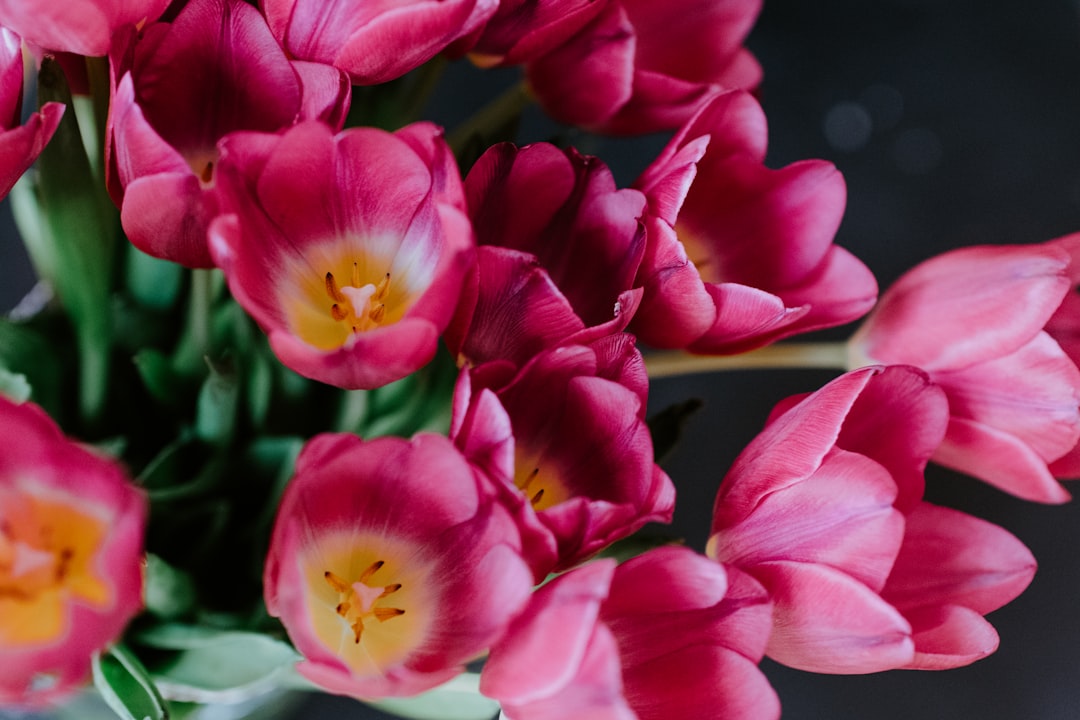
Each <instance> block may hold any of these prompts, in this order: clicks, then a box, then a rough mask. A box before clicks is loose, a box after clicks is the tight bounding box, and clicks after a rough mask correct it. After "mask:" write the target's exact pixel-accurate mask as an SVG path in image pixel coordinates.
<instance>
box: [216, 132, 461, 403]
mask: <svg viewBox="0 0 1080 720" xmlns="http://www.w3.org/2000/svg"><path fill="white" fill-rule="evenodd" d="M222 148H223V150H222V160H221V165H220V166H219V170H218V175H219V185H220V190H221V203H222V210H223V211H224V212H226V213H229V214H228V215H225V216H222V217H219V218H218V219H217V220H215V221H214V222H213V224H212V225H211V227H210V238H209V239H210V250H211V253H212V254H213V258H214V261H215V263H217V265H218V266H219V267H221V269H222V270H223V271H224V272H225V276H226V278H227V280H228V282H229V287H230V289H231V290H232V293H233V296H234V297H235V298H236V299H237V301H238V302H239V303H240V304H241V305H242V306H243V307H244V309H246V310H247V311H248V312H249V313H251V315H252V316H253V317H254V318H255V320H257V321H258V323H259V324H260V325H261V326H262V328H263V329H264V330H265V331H266V332H267V333H268V334H269V337H270V345H271V347H272V348H273V350H274V352H275V353H276V354H277V356H278V357H279V358H280V359H281V361H282V362H283V363H285V364H286V365H287V366H289V367H290V368H292V369H293V370H295V371H297V372H298V373H300V374H301V375H304V376H306V377H310V378H314V379H316V380H320V381H322V382H326V383H329V384H332V385H337V386H338V387H345V388H373V387H377V386H380V385H385V384H386V383H388V382H391V381H393V380H397V379H399V378H402V377H404V376H406V375H408V374H409V373H411V372H414V371H415V370H418V369H419V368H421V367H422V366H423V365H425V364H426V363H427V362H428V361H429V360H431V358H432V357H433V356H434V354H435V350H436V346H437V342H438V338H439V334H440V333H441V332H442V331H443V329H444V328H445V327H446V325H447V323H449V321H450V316H451V315H452V313H453V312H454V307H455V305H456V304H457V301H458V295H459V293H460V291H461V285H462V281H463V278H464V276H465V273H466V271H467V270H468V268H469V267H470V263H471V262H472V259H473V254H474V250H475V248H474V247H473V235H472V228H471V226H470V224H469V221H468V218H467V217H466V215H465V213H464V196H463V194H462V189H461V180H460V177H459V175H458V170H457V166H456V165H455V164H454V159H453V156H452V155H451V154H450V150H449V148H448V147H447V146H446V143H445V142H444V141H443V139H442V132H441V131H440V130H439V129H438V128H436V127H434V126H432V125H430V124H427V123H420V124H416V125H410V126H409V127H406V128H403V129H402V130H399V131H398V132H397V133H394V134H391V133H387V132H384V131H382V130H376V129H373V128H355V129H351V130H346V131H345V132H343V133H341V134H339V135H337V136H334V135H332V134H331V132H330V130H329V129H328V128H327V127H326V126H325V125H323V124H322V123H318V122H307V123H302V124H300V125H298V126H296V127H295V128H293V129H292V130H290V131H288V132H286V133H285V134H284V135H282V136H281V137H277V136H267V135H258V134H234V135H233V136H231V137H230V138H228V139H226V140H225V141H224V142H223V143H222Z"/></svg>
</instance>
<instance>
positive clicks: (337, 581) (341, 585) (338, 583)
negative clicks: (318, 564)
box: [323, 570, 349, 593]
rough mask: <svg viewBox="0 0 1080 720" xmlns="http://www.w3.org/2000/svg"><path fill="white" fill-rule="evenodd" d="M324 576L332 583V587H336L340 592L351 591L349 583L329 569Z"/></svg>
mask: <svg viewBox="0 0 1080 720" xmlns="http://www.w3.org/2000/svg"><path fill="white" fill-rule="evenodd" d="M323 577H324V578H326V582H327V583H329V584H330V587H332V588H334V590H337V591H338V592H339V593H344V592H348V591H349V584H348V583H347V582H345V581H344V580H342V579H341V578H339V577H338V576H337V575H335V574H334V573H332V572H330V571H329V570H327V571H326V572H324V573H323Z"/></svg>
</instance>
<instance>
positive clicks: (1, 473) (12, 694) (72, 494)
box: [0, 397, 146, 706]
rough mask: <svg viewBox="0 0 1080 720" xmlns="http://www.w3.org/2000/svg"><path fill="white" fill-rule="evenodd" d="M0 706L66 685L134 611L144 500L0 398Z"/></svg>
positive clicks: (115, 473) (34, 701)
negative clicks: (1, 441)
mask: <svg viewBox="0 0 1080 720" xmlns="http://www.w3.org/2000/svg"><path fill="white" fill-rule="evenodd" d="M0 431H2V432H3V435H4V437H6V438H8V444H7V446H6V447H5V451H4V453H3V455H2V456H0V706H3V705H16V706H26V705H30V706H33V705H43V704H45V703H47V702H49V701H51V700H53V699H54V698H56V697H57V696H62V695H64V694H66V693H69V692H71V691H72V690H74V689H77V688H78V687H79V686H80V685H81V684H82V683H83V682H85V681H86V679H87V678H88V676H89V674H90V660H91V657H92V655H93V654H94V653H95V652H97V651H99V650H101V649H102V648H103V647H105V646H106V645H107V644H108V643H110V642H112V641H113V640H115V639H116V638H117V637H118V636H119V635H120V633H121V632H122V631H123V629H124V626H125V625H126V624H127V622H128V620H130V619H131V618H132V616H134V615H135V613H136V612H138V610H139V609H140V608H141V606H142V559H143V558H142V547H143V529H144V527H145V523H146V501H145V498H144V497H143V496H142V494H141V493H140V492H139V491H138V490H137V489H136V488H135V487H134V486H133V485H132V484H131V483H130V482H129V481H128V480H127V478H126V477H125V476H124V473H123V471H122V470H121V469H120V468H119V467H118V466H117V465H115V464H114V463H113V462H111V461H110V460H107V459H105V458H102V457H98V456H96V455H94V454H92V453H90V452H88V451H87V450H85V449H83V448H81V447H79V446H78V445H76V444H75V443H73V442H71V441H70V440H68V439H67V438H65V437H64V436H63V434H62V433H61V432H60V430H59V429H58V428H57V427H56V425H55V424H54V423H53V422H52V420H50V419H49V417H48V416H47V415H45V413H44V412H42V411H41V409H40V408H38V407H37V406H36V405H32V404H30V403H27V404H24V405H15V404H13V403H11V402H9V401H8V400H6V399H3V398H2V397H0Z"/></svg>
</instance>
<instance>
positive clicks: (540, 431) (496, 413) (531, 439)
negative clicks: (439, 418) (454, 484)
mask: <svg viewBox="0 0 1080 720" xmlns="http://www.w3.org/2000/svg"><path fill="white" fill-rule="evenodd" d="M466 373H469V371H465V372H464V373H463V377H462V383H464V384H463V385H462V386H459V388H458V393H457V397H456V398H455V407H454V418H455V419H454V422H453V424H452V428H451V436H452V437H453V439H454V442H455V443H456V444H457V445H458V447H459V448H461V449H462V450H463V452H465V453H466V455H467V456H468V457H469V458H470V460H472V461H473V462H474V463H475V464H477V465H478V466H480V467H483V468H484V469H485V470H487V472H488V473H489V474H490V475H491V476H492V477H493V478H494V479H495V481H496V483H497V484H498V485H499V486H500V487H501V488H503V489H504V490H505V491H506V494H508V495H509V498H508V499H507V500H506V502H507V504H508V505H510V506H513V507H518V508H520V507H522V506H524V508H525V509H524V510H523V511H521V517H522V519H521V522H522V523H523V526H524V528H525V529H524V530H523V532H524V533H525V534H526V536H527V537H528V538H529V540H530V542H528V543H527V544H528V545H529V546H530V548H531V550H532V554H533V560H532V563H533V566H534V569H535V571H536V575H537V577H538V578H543V577H544V576H545V575H546V574H547V573H548V572H550V571H558V570H564V569H566V568H569V567H573V566H574V565H576V564H577V563H579V562H581V561H582V560H584V559H586V558H588V557H589V556H591V555H593V554H595V553H596V552H598V551H599V550H601V549H602V548H604V547H606V546H607V545H609V544H611V543H612V542H614V541H615V540H618V539H620V538H623V537H626V536H628V535H630V534H631V533H632V532H634V531H635V530H637V529H639V528H640V527H641V526H642V525H644V524H645V523H646V522H670V520H671V513H672V510H673V507H674V500H675V489H674V486H673V485H672V483H671V480H670V479H669V478H668V477H667V475H666V474H664V472H663V471H662V470H660V468H659V467H657V465H656V464H655V463H654V462H653V446H652V440H651V437H650V435H649V430H648V427H647V426H646V424H645V421H644V408H645V394H646V392H647V390H646V388H647V381H646V379H645V374H644V365H643V362H642V360H641V355H640V353H639V352H638V351H637V349H636V348H635V347H634V340H633V338H632V337H631V336H629V335H625V334H624V335H620V336H612V337H609V338H604V339H602V340H599V341H596V342H594V343H593V344H592V345H591V346H589V347H585V346H580V345H573V346H563V347H558V348H553V349H550V350H547V351H544V352H542V353H540V354H539V355H537V356H536V357H535V358H533V359H532V360H531V361H530V362H529V363H527V364H526V365H525V367H524V368H523V369H522V370H521V371H520V372H519V373H517V375H516V376H515V377H513V378H512V379H511V380H510V381H509V382H507V383H506V384H505V385H501V386H495V387H490V386H488V387H485V385H484V378H485V367H484V366H480V367H478V368H476V369H475V370H473V371H472V372H471V373H469V374H471V375H472V377H471V378H470V377H469V376H468V375H467V374H466ZM488 377H490V376H488ZM500 379H501V378H500ZM537 536H539V539H537V540H533V538H536V537H537ZM545 536H546V537H547V538H548V539H546V540H545ZM553 552H554V557H552V553H553Z"/></svg>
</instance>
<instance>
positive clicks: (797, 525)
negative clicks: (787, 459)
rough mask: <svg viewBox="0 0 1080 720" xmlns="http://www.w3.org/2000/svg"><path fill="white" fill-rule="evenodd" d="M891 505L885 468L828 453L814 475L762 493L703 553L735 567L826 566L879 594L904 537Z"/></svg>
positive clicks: (892, 496)
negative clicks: (770, 563) (773, 562)
mask: <svg viewBox="0 0 1080 720" xmlns="http://www.w3.org/2000/svg"><path fill="white" fill-rule="evenodd" d="M895 499H896V483H895V482H893V480H892V478H891V477H890V475H889V473H888V472H887V471H886V469H885V468H883V467H882V466H881V465H879V464H878V463H876V462H874V461H873V460H870V459H869V458H866V457H864V456H862V455H857V454H855V453H851V452H847V451H844V450H834V451H833V452H831V453H830V454H829V455H827V456H826V457H825V459H824V461H823V462H822V464H821V467H820V468H819V469H818V470H817V471H816V472H815V473H814V474H813V475H811V476H810V477H808V478H806V479H805V480H804V481H803V482H801V483H798V484H795V485H790V486H788V487H785V488H784V489H783V490H778V491H777V492H774V493H772V494H770V495H766V496H765V497H763V498H762V499H761V501H760V502H759V504H758V506H757V507H756V508H755V509H754V512H753V514H752V515H751V516H750V517H749V518H747V519H746V520H745V521H743V522H741V523H739V524H738V525H735V526H732V527H729V528H724V529H721V530H720V531H719V532H718V533H716V534H714V535H713V536H712V538H710V540H709V552H710V555H711V556H712V557H714V558H716V559H717V560H719V561H720V562H724V563H728V564H731V565H735V566H736V567H742V568H749V567H753V566H756V565H758V564H760V563H762V562H768V561H771V560H784V561H793V562H799V563H815V564H822V565H828V566H830V567H833V568H836V569H838V570H842V571H843V572H845V573H846V574H848V575H850V576H851V577H853V578H854V579H856V580H859V581H860V582H861V583H863V584H864V585H867V586H868V587H870V588H871V589H873V590H880V589H881V588H882V586H883V585H884V584H885V579H886V578H887V577H888V576H889V570H890V569H891V568H892V564H893V560H894V559H895V558H896V553H897V551H898V550H899V549H900V543H901V540H902V539H903V537H904V519H903V516H902V515H901V514H900V513H899V512H898V511H897V510H895V509H894V508H893V501H894V500H895Z"/></svg>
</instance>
